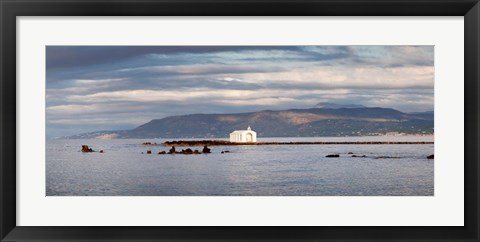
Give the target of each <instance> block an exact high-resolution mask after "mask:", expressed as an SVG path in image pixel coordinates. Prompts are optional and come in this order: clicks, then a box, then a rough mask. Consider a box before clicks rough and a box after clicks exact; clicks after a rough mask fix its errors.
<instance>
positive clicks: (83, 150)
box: [82, 145, 94, 152]
mask: <svg viewBox="0 0 480 242" xmlns="http://www.w3.org/2000/svg"><path fill="white" fill-rule="evenodd" d="M82 152H94V151H93V149H92V148H90V147H88V145H82Z"/></svg>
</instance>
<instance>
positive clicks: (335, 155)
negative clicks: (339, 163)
mask: <svg viewBox="0 0 480 242" xmlns="http://www.w3.org/2000/svg"><path fill="white" fill-rule="evenodd" d="M325 157H328V158H337V157H340V155H338V154H331V155H326V156H325Z"/></svg>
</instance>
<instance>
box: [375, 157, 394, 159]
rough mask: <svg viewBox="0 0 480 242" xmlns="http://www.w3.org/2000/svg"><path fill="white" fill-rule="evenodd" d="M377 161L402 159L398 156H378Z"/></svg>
mask: <svg viewBox="0 0 480 242" xmlns="http://www.w3.org/2000/svg"><path fill="white" fill-rule="evenodd" d="M375 159H400V157H398V156H377V157H375Z"/></svg>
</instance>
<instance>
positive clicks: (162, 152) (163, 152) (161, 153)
mask: <svg viewBox="0 0 480 242" xmlns="http://www.w3.org/2000/svg"><path fill="white" fill-rule="evenodd" d="M166 153H167V152H165V151H160V152H158V154H159V155H164V154H166Z"/></svg>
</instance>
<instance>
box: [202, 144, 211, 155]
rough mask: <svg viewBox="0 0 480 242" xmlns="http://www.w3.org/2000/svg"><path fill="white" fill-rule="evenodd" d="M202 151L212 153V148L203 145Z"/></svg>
mask: <svg viewBox="0 0 480 242" xmlns="http://www.w3.org/2000/svg"><path fill="white" fill-rule="evenodd" d="M202 153H205V154H207V153H210V149H209V148H208V147H207V146H206V145H205V146H203V150H202Z"/></svg>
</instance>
